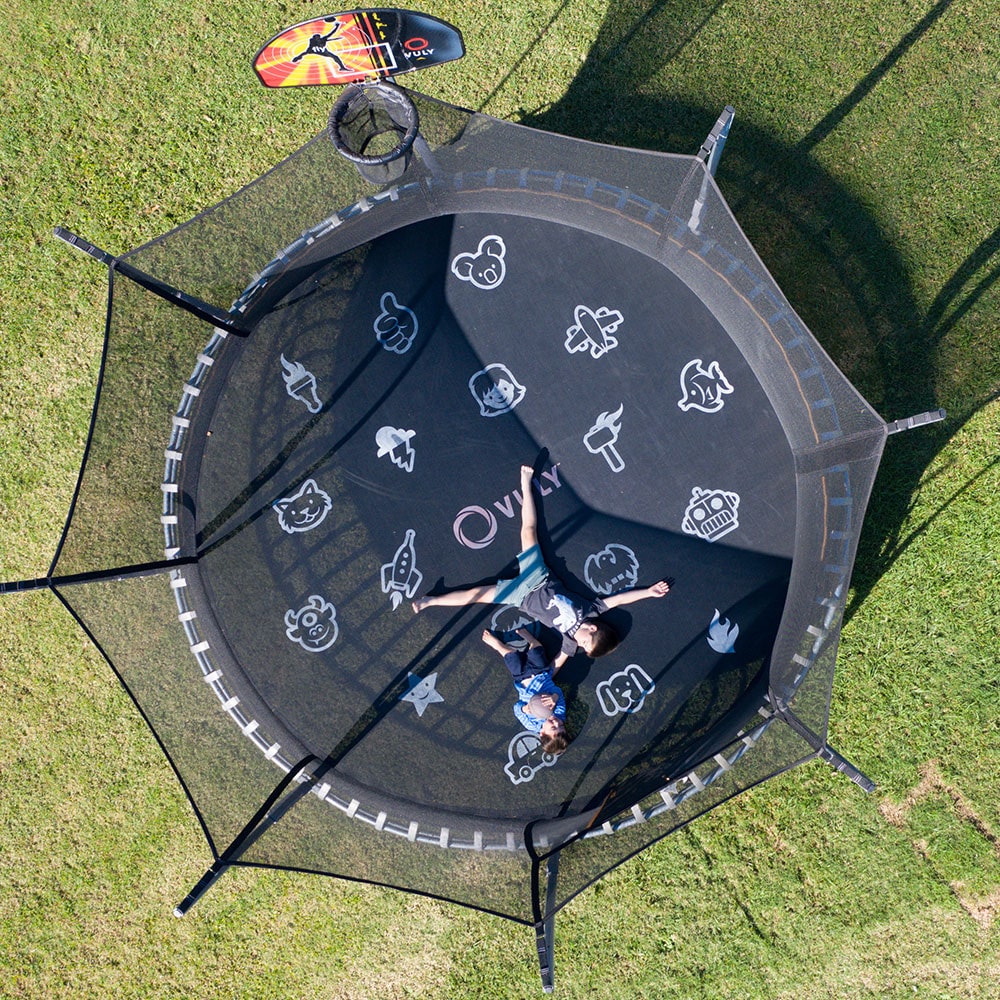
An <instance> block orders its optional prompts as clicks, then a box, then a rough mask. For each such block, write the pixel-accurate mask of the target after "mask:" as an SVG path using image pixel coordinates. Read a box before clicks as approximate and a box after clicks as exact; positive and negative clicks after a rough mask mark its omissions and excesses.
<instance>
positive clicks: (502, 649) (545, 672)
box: [483, 628, 569, 755]
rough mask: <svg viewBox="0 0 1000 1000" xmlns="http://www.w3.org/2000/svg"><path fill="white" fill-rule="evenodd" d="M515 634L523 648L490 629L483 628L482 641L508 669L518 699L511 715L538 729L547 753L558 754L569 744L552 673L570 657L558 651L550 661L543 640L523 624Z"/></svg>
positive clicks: (562, 700)
mask: <svg viewBox="0 0 1000 1000" xmlns="http://www.w3.org/2000/svg"><path fill="white" fill-rule="evenodd" d="M517 634H518V635H519V636H521V638H522V639H525V640H526V641H527V643H528V648H527V649H526V650H523V651H521V650H517V649H514V647H513V646H509V645H507V643H505V642H503V641H502V640H501V639H499V638H497V636H495V635H494V634H493V633H492V632H491V631H490V630H489V629H485V630H484V631H483V642H485V643H486V645H487V646H490V647H491V648H492V649H495V650H496V651H497V652H498V653H499V654H500V655H501V656H502V657H503V662H504V665H505V666H506V667H507V669H508V671H510V677H511V680H512V681H513V682H514V690H515V691H517V702H516V703H515V705H514V715H516V716H517V720H518V722H520V723H521V725H522V726H523V727H524V728H525V729H526V730H527V731H528V732H531V733H537V734H538V739H539V742H540V743H541V745H542V749H543V750H544V751H545V752H546V753H551V754H556V755H558V754H561V753H562V752H563V750H565V749H566V747H567V746H569V734H568V733H567V732H566V698H565V697H564V696H563V693H562V690H561V689H560V688H559V687H558V686H557V685H556V684H555V683H554V681H553V680H552V678H553V677H555V675H556V674H557V673H558V672H559V668H560V667H562V665H563V664H564V663H565V662H566V661H567V660H568V659H569V656H568V655H567V654H566V653H563V652H560V653H559V654H558V656H556V658H555V659H554V660H553V661H552V662H551V663H549V662H548V658H547V657H546V655H545V650H544V648H543V647H542V644H541V643H540V642H539V641H538V640H537V639H536V638H535V637H534V636H533V635H532V634H531V633H530V632H529V631H528V630H527V629H525V628H519V629H518V630H517Z"/></svg>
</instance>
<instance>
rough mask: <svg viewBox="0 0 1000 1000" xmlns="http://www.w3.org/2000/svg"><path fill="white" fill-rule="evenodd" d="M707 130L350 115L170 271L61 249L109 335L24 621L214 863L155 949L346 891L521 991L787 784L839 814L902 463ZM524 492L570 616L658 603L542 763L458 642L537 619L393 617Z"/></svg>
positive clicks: (586, 679) (373, 99) (545, 637)
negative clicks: (656, 148) (712, 829)
mask: <svg viewBox="0 0 1000 1000" xmlns="http://www.w3.org/2000/svg"><path fill="white" fill-rule="evenodd" d="M400 109H402V110H400ZM730 120H731V111H730V110H729V109H727V112H726V113H725V114H724V115H723V116H722V118H720V120H719V122H718V123H717V125H716V128H715V129H714V130H713V131H712V133H711V135H710V136H709V139H708V140H707V141H706V145H705V147H704V148H703V149H702V151H701V152H700V153H699V154H698V155H695V156H691V155H667V154H657V153H650V152H644V151H637V150H626V149H618V148H612V147H607V146H601V145H595V144H591V143H586V142H583V141H580V140H574V139H569V138H566V137H562V136H556V135H551V134H545V133H541V132H538V131H535V130H532V129H528V128H524V127H520V126H516V125H512V124H509V123H505V122H502V121H498V120H496V119H493V118H490V117H488V116H485V115H481V114H474V113H471V112H466V111H463V110H461V109H458V108H455V107H452V106H450V105H447V104H442V103H440V102H437V101H434V100H432V99H430V98H427V97H424V96H422V95H420V94H417V93H415V92H409V91H403V90H401V89H400V88H397V87H395V86H391V85H387V84H379V85H377V86H368V87H360V88H352V89H351V90H350V91H348V92H347V93H346V94H345V95H344V97H343V98H342V99H341V101H340V102H338V107H337V109H336V110H335V114H334V115H333V116H331V122H332V124H331V128H332V129H333V131H334V133H335V138H336V139H337V141H336V142H335V143H334V142H331V141H330V135H329V133H328V132H327V131H325V132H323V133H321V134H320V135H318V136H317V137H316V138H315V139H313V140H312V141H311V142H309V143H307V144H306V145H305V146H304V147H303V148H302V149H300V150H299V151H297V152H296V153H294V154H293V155H292V156H291V157H289V158H288V159H287V160H286V161H284V162H283V163H281V164H280V165H279V166H277V167H276V168H274V169H273V170H272V171H270V172H269V173H267V174H265V175H264V176H263V177H262V178H260V179H259V180H258V181H256V182H254V183H253V184H251V185H249V186H248V187H247V188H245V189H243V190H242V191H240V192H239V193H238V194H236V195H235V196H234V197H232V198H231V199H229V200H228V201H226V202H223V203H222V204H220V205H218V206H216V207H215V208H213V209H210V210H208V211H206V212H205V213H203V214H202V215H200V216H199V217H197V218H196V219H194V220H192V221H191V222H189V223H187V224H186V225H184V226H181V227H180V228H178V229H176V230H174V231H172V232H170V233H168V234H166V235H164V236H163V237H161V238H159V239H158V240H155V241H154V242H152V243H150V244H148V245H146V246H144V247H141V248H139V249H137V250H134V251H132V252H131V253H129V254H126V255H124V256H123V257H120V258H111V257H109V256H108V255H107V254H104V253H103V252H102V251H99V250H97V249H96V248H94V247H92V246H91V245H89V244H86V243H85V241H82V240H79V239H77V238H75V237H72V236H70V235H69V234H65V233H63V234H62V235H63V236H64V238H66V239H68V240H70V241H71V242H74V243H76V244H77V245H78V246H80V247H81V248H82V249H85V250H87V251H88V252H90V253H92V255H94V256H96V257H98V258H99V259H101V260H103V261H105V262H106V263H108V264H109V274H110V279H111V291H110V305H109V316H108V332H107V339H106V346H105V357H104V363H103V365H102V375H101V385H100V391H99V398H98V403H97V405H96V407H95V413H94V420H93V426H92V430H91V435H90V440H89V443H88V449H87V456H86V459H85V463H84V467H83V470H82V472H81V478H80V484H79V487H78V490H77V495H76V497H75V500H74V506H73V510H72V512H71V515H70V518H69V520H68V523H67V527H66V530H65V532H64V536H63V540H62V543H61V545H60V549H59V552H58V554H57V556H56V559H55V561H54V563H53V567H52V570H51V571H50V574H49V576H48V577H47V578H46V579H45V580H43V581H34V583H35V584H37V585H44V586H49V587H51V588H52V589H53V590H54V591H55V592H56V593H57V594H58V595H59V597H60V598H61V599H62V600H63V601H64V602H65V603H66V605H67V606H68V607H69V609H70V610H71V611H72V613H73V614H74V615H75V616H76V617H77V619H78V620H79V621H80V623H81V624H82V625H83V626H84V627H85V628H86V630H87V631H88V633H89V634H90V636H91V637H92V638H93V640H94V641H95V642H96V643H97V645H98V646H99V647H100V648H101V649H102V651H103V652H104V654H105V656H106V657H107V659H108V661H109V663H110V664H111V665H112V666H113V668H114V669H115V671H116V672H117V673H118V675H119V677H120V678H121V680H122V682H123V683H124V685H125V686H126V688H127V689H128V691H129V692H130V694H131V695H132V697H133V699H134V701H135V703H136V705H137V707H138V708H139V710H140V711H141V712H142V714H143V715H144V717H145V718H146V720H147V721H148V723H149V725H150V727H151V728H152V730H153V732H154V733H155V735H156V737H157V739H158V740H159V742H160V744H161V746H162V747H163V750H164V752H165V753H166V755H167V756H168V758H169V760H170V761H171V763H172V765H173V767H174V769H175V771H176V772H177V775H178V777H179V779H180V780H181V782H182V783H183V785H184V788H185V790H186V792H187V794H188V796H189V798H190V800H191V803H192V806H193V808H194V810H195V813H196V815H197V817H198V819H199V821H200V823H201V825H202V828H203V830H204V833H205V836H206V838H207V841H208V843H209V845H210V847H211V850H212V853H213V856H214V858H215V859H216V860H215V863H214V864H213V866H212V868H211V869H210V870H209V871H208V872H207V873H206V877H205V878H204V879H203V880H202V882H201V883H199V885H198V886H197V887H195V889H194V890H193V891H192V893H191V894H190V895H189V896H188V898H187V899H186V900H185V901H184V902H183V903H182V904H181V905H180V906H179V908H178V913H179V914H180V913H183V912H185V911H186V910H187V908H188V907H189V906H190V905H191V904H192V903H193V902H194V901H195V899H197V898H198V896H200V894H201V893H202V892H203V891H204V890H205V888H207V886H208V885H209V884H211V882H212V881H213V880H214V878H215V877H217V876H218V875H219V874H220V873H221V872H222V871H224V870H225V868H226V867H228V866H229V865H233V864H239V865H262V866H269V867H277V868H288V869H295V870H302V871H311V872H319V873H326V874H331V875H336V876H340V877H344V878H352V879H360V880H364V881H369V882H375V883H379V884H384V885H389V886H395V887H398V888H401V889H405V890H408V891H413V892H419V893H424V894H428V895H432V896H436V897H440V898H444V899H448V900H452V901H455V902H458V903H461V904H465V905H468V906H472V907H476V908H479V909H483V910H486V911H489V912H492V913H496V914H499V915H502V916H505V917H508V918H510V919H513V920H517V921H520V922H522V923H525V924H527V925H529V926H532V927H534V928H535V931H536V934H537V941H538V947H539V958H540V963H541V969H542V977H543V982H544V984H545V986H546V988H550V987H551V944H552V938H551V931H552V917H553V914H554V913H555V912H556V911H557V910H558V909H559V908H560V907H561V906H563V905H564V904H565V903H566V902H567V901H568V900H569V899H570V898H572V897H573V896H574V895H576V894H577V893H578V892H580V891H581V890H582V889H583V888H585V887H586V886H587V885H589V884H590V883H591V882H592V881H593V880H594V879H595V878H597V877H599V876H600V875H601V874H603V873H604V872H606V871H607V870H609V869H610V868H612V867H614V866H615V865H616V864H618V863H620V862H621V861H623V860H624V859H626V858H628V857H630V856H631V855H633V854H634V853H636V852H637V851H639V850H641V849H642V848H643V847H645V846H647V845H648V844H650V843H652V842H653V841H655V840H657V839H659V838H660V837H662V836H664V835H665V834H667V833H669V832H670V831H671V830H673V829H676V828H677V827H678V826H680V825H682V824H683V823H686V822H688V821H689V820H690V819H691V818H693V817H694V816H696V815H698V814H700V813H702V812H704V811H706V810H707V809H710V808H712V807H714V806H715V805H717V804H719V803H720V802H722V801H723V800H725V799H726V798H728V797H730V796H732V795H734V794H736V793H737V792H739V791H741V790H743V789H745V788H747V787H749V786H751V785H753V784H756V783H758V782H760V781H762V780H764V779H765V778H766V777H768V776H770V775H773V774H775V773H777V772H779V771H782V770H785V769H787V768H789V767H791V766H793V765H795V764H797V763H801V762H802V761H804V760H807V759H810V758H812V757H814V756H816V755H821V756H823V757H824V758H825V759H827V760H828V761H830V762H832V763H834V764H835V765H836V766H838V767H840V768H841V769H842V770H845V771H846V772H847V773H849V774H850V775H851V776H852V777H853V778H854V779H855V780H856V781H858V783H859V784H862V785H863V786H864V785H866V784H868V783H867V779H865V778H864V776H863V775H861V774H860V773H859V772H857V771H856V770H855V769H853V768H852V767H851V766H850V765H849V764H847V762H846V761H844V760H843V758H841V757H840V756H839V755H837V754H836V753H835V752H834V751H832V750H831V749H830V748H829V746H828V745H827V742H826V732H827V716H828V708H829V700H830V692H831V688H832V682H833V668H834V660H835V655H836V646H837V638H838V633H839V625H840V619H841V616H842V612H843V607H844V603H845V600H846V592H847V586H848V581H849V577H850V571H851V566H852V563H853V558H854V552H855V548H856V545H857V539H858V532H859V529H860V526H861V521H862V518H863V513H864V509H865V505H866V503H867V501H868V496H869V492H870V489H871V484H872V481H873V479H874V476H875V472H876V469H877V466H878V461H879V457H880V454H881V451H882V447H883V443H884V440H885V437H886V434H887V432H888V431H889V430H892V429H895V428H889V427H887V425H886V424H885V422H884V421H883V420H882V419H881V418H880V417H879V416H878V415H877V414H876V413H875V412H874V411H873V410H872V409H871V407H870V406H869V405H868V404H867V403H866V402H865V401H864V399H862V398H861V396H860V395H859V394H858V393H857V392H856V391H855V390H854V389H853V387H852V386H851V385H850V383H849V382H848V381H847V379H846V378H845V377H844V376H843V375H842V374H841V373H840V372H839V370H838V369H837V368H836V366H835V365H834V364H833V363H832V362H831V360H830V359H829V358H828V357H827V356H826V355H825V353H824V352H823V351H822V349H821V348H820V347H819V345H818V344H817V342H816V341H815V339H814V338H813V337H812V335H811V334H810V333H809V331H808V330H807V329H806V328H805V326H804V325H803V323H802V322H801V320H800V319H799V318H798V317H797V316H796V314H795V312H794V310H793V309H792V307H791V306H790V305H789V304H788V302H787V301H786V300H785V298H784V296H783V295H782V294H781V292H780V290H779V289H778V287H777V286H776V284H775V283H774V281H773V279H772V278H771V277H770V275H769V274H768V273H767V271H766V269H765V268H764V266H763V265H762V263H761V262H760V260H759V259H758V257H757V256H756V254H755V253H754V251H753V249H752V247H751V246H750V244H749V243H748V241H747V239H746V237H745V236H744V235H743V234H742V232H741V230H740V228H739V226H738V225H737V223H736V221H735V220H734V218H733V216H732V215H731V213H730V211H729V209H728V208H727V206H726V204H725V201H724V199H723V197H722V195H721V194H720V192H719V190H718V188H717V186H716V184H715V182H714V179H713V173H714V164H715V162H716V160H717V156H718V153H719V152H720V151H721V147H722V140H723V139H724V137H725V133H726V131H727V129H728V122H729V121H730ZM386 135H388V137H389V142H388V152H386V151H385V149H386V145H385V142H384V139H385V136H386ZM373 137H374V138H376V139H378V140H379V141H381V142H382V146H380V147H379V149H380V150H381V151H380V152H378V153H375V154H372V153H371V149H372V148H373V147H372V146H371V145H370V140H371V139H372V138H373ZM377 145H378V143H376V146H377ZM366 150H368V151H367V152H366ZM918 419H919V418H918ZM521 463H527V464H530V465H532V467H533V469H534V472H535V476H534V487H535V491H536V494H535V495H536V501H537V504H538V507H539V511H540V516H541V526H540V533H541V541H542V550H543V554H544V556H545V558H546V561H547V563H548V565H549V566H550V567H551V569H552V571H553V572H554V573H556V574H557V575H558V576H560V577H561V578H563V579H564V580H565V581H566V582H567V584H568V585H569V586H570V588H571V589H572V590H574V591H576V592H578V593H579V594H581V595H585V596H588V597H601V596H608V595H611V594H614V593H618V592H621V591H623V590H626V589H629V588H633V587H637V586H647V585H649V584H652V583H653V582H655V581H656V580H659V579H662V578H664V577H667V576H669V577H672V578H673V579H674V581H675V582H674V585H673V587H672V589H671V592H670V593H669V594H668V595H667V596H666V597H665V598H662V599H660V600H645V601H641V602H638V603H635V604H630V605H628V606H627V607H625V608H617V609H615V610H613V611H611V612H609V614H608V615H607V617H608V618H609V619H610V620H611V621H612V623H613V624H614V625H615V626H616V628H617V629H618V631H619V632H620V634H621V635H622V637H623V639H622V642H621V645H620V646H619V647H618V648H617V649H616V650H615V651H614V652H613V653H611V654H610V655H608V656H607V657H604V658H601V659H598V660H592V659H589V658H587V657H586V656H585V655H583V654H582V653H580V654H578V655H576V656H574V657H573V658H571V659H570V660H569V662H568V663H567V664H566V666H565V667H563V669H562V671H561V672H560V674H559V675H558V683H559V684H560V686H561V687H562V688H563V691H564V693H565V695H566V698H567V703H568V716H567V722H568V728H569V731H570V734H571V736H572V737H573V739H572V742H571V743H570V745H569V747H568V748H567V749H566V751H565V752H564V753H563V754H562V755H561V756H558V757H557V756H554V755H552V754H549V753H546V752H545V751H544V750H543V749H542V747H541V745H540V744H539V740H538V738H537V736H536V735H535V734H533V733H532V732H530V731H526V730H524V729H522V727H521V725H520V724H519V723H518V720H517V718H516V717H515V715H514V713H513V711H512V705H513V703H514V700H515V697H514V690H513V688H512V685H511V681H510V677H509V675H508V674H507V672H506V670H505V669H504V667H503V664H502V662H501V661H500V659H499V658H498V657H497V655H496V653H495V652H494V651H492V650H491V649H489V648H487V646H486V645H485V644H484V643H483V642H482V641H481V633H482V631H483V629H484V628H490V629H492V630H494V631H495V632H497V633H498V634H502V635H504V636H505V637H506V638H507V639H508V640H510V641H511V642H515V643H516V642H518V641H520V640H519V639H517V638H516V636H515V633H514V629H516V628H518V627H519V626H524V625H528V624H530V623H529V620H528V619H527V618H526V617H525V616H524V615H523V614H522V613H521V612H519V611H518V610H517V609H516V608H501V607H498V606H492V605H482V604H480V605H475V606H472V607H467V608H441V607H433V608H427V609H425V610H424V611H422V612H421V613H420V614H419V615H415V614H414V613H413V610H412V608H411V602H412V601H413V600H414V599H415V598H416V597H418V596H421V595H425V594H439V593H443V592H446V591H448V590H451V589H454V588H457V587H465V586H469V585H470V584H475V583H482V582H487V581H490V580H493V579H495V578H496V577H497V576H500V575H509V572H510V570H511V567H512V565H513V562H514V557H515V556H516V554H517V550H518V538H519V519H520V507H521V501H522V497H521V494H520V492H519V489H518V483H519V466H520V465H521ZM28 585H30V583H26V584H19V585H12V586H11V587H9V588H8V589H12V588H13V586H16V587H18V588H23V587H26V586H28ZM536 634H537V635H538V637H539V639H540V640H541V641H542V642H543V644H544V645H545V646H546V647H547V649H548V650H549V651H550V652H554V651H555V650H556V649H557V648H558V641H559V640H558V636H557V635H556V634H555V633H554V632H552V631H551V630H548V629H544V628H542V629H538V630H537V633H536Z"/></svg>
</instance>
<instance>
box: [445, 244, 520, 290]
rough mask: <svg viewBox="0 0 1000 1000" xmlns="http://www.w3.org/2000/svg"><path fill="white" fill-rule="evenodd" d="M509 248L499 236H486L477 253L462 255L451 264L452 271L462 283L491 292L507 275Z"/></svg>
mask: <svg viewBox="0 0 1000 1000" xmlns="http://www.w3.org/2000/svg"><path fill="white" fill-rule="evenodd" d="M506 256H507V247H506V246H505V245H504V242H503V240H502V239H501V238H500V237H499V236H495V235H491V236H484V237H483V238H482V239H481V240H480V241H479V247H478V248H477V250H476V252H475V253H460V254H458V256H456V257H455V259H454V260H453V261H452V262H451V271H452V274H454V275H455V277H457V278H459V279H460V280H461V281H469V282H471V283H472V284H473V285H475V286H476V288H482V289H483V290H485V291H489V290H490V289H491V288H496V287H497V285H499V284H500V282H502V281H503V279H504V277H505V276H506V274H507V263H506V261H505V259H504V258H505V257H506Z"/></svg>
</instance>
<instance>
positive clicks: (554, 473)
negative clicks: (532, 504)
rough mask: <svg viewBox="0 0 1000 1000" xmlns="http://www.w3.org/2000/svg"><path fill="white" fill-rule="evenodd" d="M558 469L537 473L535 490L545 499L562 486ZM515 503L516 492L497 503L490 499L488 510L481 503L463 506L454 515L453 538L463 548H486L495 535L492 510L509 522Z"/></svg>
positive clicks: (519, 496) (513, 491)
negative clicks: (491, 501)
mask: <svg viewBox="0 0 1000 1000" xmlns="http://www.w3.org/2000/svg"><path fill="white" fill-rule="evenodd" d="M558 470H559V466H557V465H553V466H552V467H551V468H550V469H547V470H542V472H541V474H540V475H539V476H537V477H536V479H535V487H536V488H537V490H538V493H539V495H540V496H543V497H547V496H548V495H549V494H550V493H551V492H552V491H553V490H557V489H559V487H561V486H562V483H561V482H560V481H559V471H558ZM515 501H516V502H517V503H518V504H521V503H522V502H523V499H522V497H521V494H520V492H519V491H518V490H512V491H511V492H510V493H505V494H504V495H503V496H502V497H501V498H500V499H499V500H494V501H493V503H492V504H491V505H490V507H484V506H482V505H481V504H470V505H469V506H468V507H463V508H462V509H461V510H460V511H459V512H458V513H457V514H456V515H455V521H454V523H453V524H452V530H453V531H454V532H455V537H456V538H457V539H458V541H459V542H461V544H462V545H464V546H465V547H466V548H467V549H485V548H486V546H487V545H490V544H492V542H493V539H494V538H496V534H497V519H496V515H495V514H494V513H493V510H497V511H499V512H500V513H501V514H503V516H504V517H506V518H508V519H511V520H513V518H514V515H515V507H514V503H515ZM491 507H492V508H493V509H491Z"/></svg>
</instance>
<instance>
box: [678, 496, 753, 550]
mask: <svg viewBox="0 0 1000 1000" xmlns="http://www.w3.org/2000/svg"><path fill="white" fill-rule="evenodd" d="M739 507H740V498H739V494H738V493H730V492H728V491H726V490H703V489H701V487H699V486H696V487H695V488H694V489H693V490H692V491H691V499H690V500H689V501H688V505H687V510H685V511H684V519H683V520H682V521H681V529H682V530H683V531H684V532H685V533H686V534H688V535H696V536H697V537H698V538H704V539H705V541H707V542H715V541H718V540H719V539H720V538H722V536H723V535H728V534H729V532H730V531H735V530H736V528H738V527H739V526H740V521H739V516H738V511H739Z"/></svg>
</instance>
